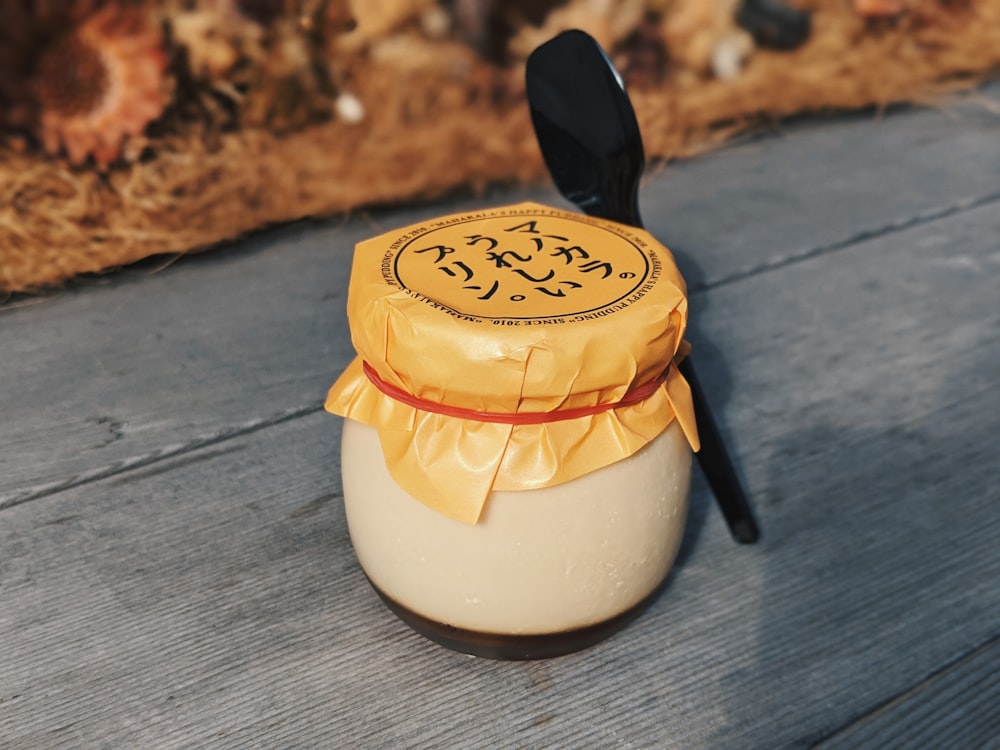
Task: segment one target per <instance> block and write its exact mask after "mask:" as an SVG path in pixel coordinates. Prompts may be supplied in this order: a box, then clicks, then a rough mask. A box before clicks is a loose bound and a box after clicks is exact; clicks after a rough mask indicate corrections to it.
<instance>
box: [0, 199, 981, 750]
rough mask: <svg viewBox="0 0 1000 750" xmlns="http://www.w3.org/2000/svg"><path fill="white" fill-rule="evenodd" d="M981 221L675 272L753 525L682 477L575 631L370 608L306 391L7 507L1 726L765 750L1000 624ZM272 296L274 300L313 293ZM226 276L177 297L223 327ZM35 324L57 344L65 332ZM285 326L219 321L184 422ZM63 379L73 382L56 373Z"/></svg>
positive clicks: (221, 737)
mask: <svg viewBox="0 0 1000 750" xmlns="http://www.w3.org/2000/svg"><path fill="white" fill-rule="evenodd" d="M997 236H1000V205H997V204H988V205H984V206H981V207H979V208H975V209H969V210H963V211H958V212H955V213H952V214H951V215H949V216H947V217H945V218H941V219H938V220H933V221H929V222H927V223H925V224H921V225H919V226H914V227H911V228H910V229H907V230H904V231H899V232H893V233H889V234H886V235H883V236H880V237H878V238H876V239H873V240H871V241H868V242H860V243H856V244H851V245H847V246H845V247H843V248H840V249H837V250H831V251H829V252H826V253H822V254H819V255H815V256H812V257H809V258H805V259H802V260H801V261H800V262H796V263H792V264H787V265H782V266H780V267H776V268H773V269H769V270H767V271H766V272H763V273H759V274H754V275H752V276H748V277H746V278H742V279H739V280H735V281H733V282H732V283H729V284H724V285H721V286H719V287H717V288H712V289H709V290H708V291H707V292H706V293H704V294H702V295H699V296H698V297H697V303H698V305H697V307H698V310H697V315H696V319H697V327H696V331H695V333H696V334H697V336H698V338H699V339H700V340H701V341H696V345H699V344H700V345H699V349H698V355H699V357H701V362H702V363H703V364H704V365H705V366H704V367H702V372H703V373H704V379H705V380H706V382H707V383H708V384H709V386H710V393H711V394H712V396H713V403H714V404H715V405H716V407H717V409H718V412H719V416H720V417H721V420H722V423H723V427H724V429H725V431H726V432H727V434H728V435H729V437H730V439H731V440H732V441H733V443H732V444H733V448H734V453H735V454H736V456H737V460H738V462H739V464H740V467H741V470H742V471H743V472H744V474H745V477H746V479H747V484H748V486H749V487H750V489H751V492H752V495H753V497H754V498H755V500H756V502H757V507H758V510H759V513H760V516H761V521H762V526H763V528H764V540H763V542H762V543H761V544H760V545H759V546H756V547H740V546H737V545H734V544H733V543H732V542H731V540H730V539H729V536H728V533H727V532H726V530H725V526H724V524H723V522H722V520H721V518H720V517H719V514H718V512H717V511H716V510H715V508H714V507H712V506H711V505H710V501H709V498H708V497H707V496H706V493H705V490H704V487H703V486H702V485H700V484H696V487H695V492H694V497H693V509H692V517H691V519H690V522H689V526H688V529H687V534H686V537H685V544H684V547H683V549H682V553H681V558H680V560H679V563H678V566H677V568H676V569H675V572H674V574H673V575H672V577H671V579H670V582H669V585H668V586H667V588H666V590H665V591H664V592H663V594H662V595H661V596H660V597H659V598H658V599H657V601H656V602H655V603H654V605H653V606H652V607H651V609H650V610H649V611H647V612H646V613H645V614H644V615H643V617H642V618H640V619H639V620H638V621H637V622H636V623H635V624H633V625H632V626H630V627H629V628H628V629H627V630H625V631H624V632H623V633H621V634H619V635H618V636H617V637H615V638H613V639H612V640H610V641H607V642H605V643H603V644H601V645H599V646H598V647H596V648H594V649H592V650H590V651H587V652H584V653H580V654H576V655H572V656H569V657H565V658H561V659H557V660H552V661H547V662H538V663H496V662H488V661H481V660H476V659H472V658H469V657H464V656H460V655H457V654H454V653H451V652H449V651H447V650H444V649H441V648H439V647H437V646H434V645H433V644H430V643H428V642H425V641H423V640H422V639H421V638H420V637H418V636H416V635H414V634H413V633H411V632H410V631H408V630H407V629H406V628H405V626H403V625H402V624H401V623H399V622H398V621H396V620H395V619H393V618H392V617H391V616H390V615H389V614H388V613H387V612H386V611H385V610H384V609H383V608H382V606H381V604H380V603H379V602H378V599H377V597H376V596H375V595H374V594H373V593H372V592H371V591H370V590H369V589H368V587H367V585H366V583H365V581H364V578H363V576H362V574H361V572H360V570H359V569H358V567H357V565H356V563H355V561H354V558H353V555H352V553H351V550H350V546H349V539H348V536H347V532H346V526H345V522H344V518H343V510H342V507H341V503H340V487H339V479H338V468H337V461H338V459H337V456H338V450H337V439H338V435H339V428H338V422H337V420H336V419H335V418H333V417H330V416H329V415H326V414H323V413H314V412H313V411H306V412H304V413H302V414H298V415H294V414H293V415H291V416H286V417H285V418H283V419H278V420H275V422H274V423H273V424H263V425H258V426H257V427H256V428H254V429H247V430H245V431H244V432H242V433H236V434H233V435H231V436H225V435H223V436H221V437H217V438H216V439H214V440H213V441H211V442H210V443H209V444H206V445H204V446H201V447H196V448H194V449H191V450H187V451H185V452H183V453H179V454H177V455H174V456H173V457H172V458H169V459H166V458H165V459H161V460H158V461H156V462H153V463H149V464H148V465H145V466H142V467H137V468H133V469H128V468H127V467H126V468H123V469H122V470H120V471H119V472H118V473H116V474H115V475H113V476H109V477H106V478H105V479H102V480H99V481H89V482H86V483H84V484H81V485H80V486H77V487H75V488H71V489H67V490H64V491H60V492H52V493H49V494H47V495H46V496H44V497H39V498H37V499H34V500H32V501H30V502H25V503H21V504H19V505H15V506H11V507H7V508H6V509H4V510H2V511H0V601H2V602H3V609H2V611H0V645H2V649H0V745H2V746H4V747H10V748H18V749H20V748H32V749H33V748H62V747H66V748H70V747H74V748H75V747H107V748H135V747H156V748H187V747H213V748H237V747H247V746H263V747H276V748H286V747H351V748H355V747H356V748H413V747H487V748H492V747H495V748H511V747H514V748H537V747H553V748H559V747H593V748H645V747H649V748H669V747H679V748H681V747H682V748H743V747H769V748H771V747H774V748H785V747H807V746H810V745H812V744H814V743H816V742H817V741H820V740H822V739H823V738H825V737H828V736H829V735H831V734H832V733H834V732H836V731H838V730H839V729H841V728H842V727H844V726H845V724H847V723H848V722H850V721H852V720H855V719H856V718H857V717H860V716H863V715H864V714H866V713H867V712H871V711H874V710H877V709H879V708H881V707H884V706H885V705H886V704H887V702H888V701H891V700H892V699H893V698H895V697H896V696H898V695H900V694H902V693H905V692H907V691H910V690H912V689H913V686H914V685H918V684H920V683H921V682H922V681H924V680H927V679H933V678H934V676H935V675H937V674H938V673H939V671H940V669H941V667H942V665H946V664H951V663H954V662H955V661H956V660H958V659H960V658H962V657H963V656H965V655H966V654H968V653H970V652H971V651H973V650H974V649H976V648H977V647H979V646H980V645H981V644H983V643H985V642H988V641H990V640H991V639H995V638H996V637H997V635H998V634H1000V588H998V587H997V586H996V581H997V580H998V578H1000V550H998V545H997V544H996V540H997V538H998V535H1000V518H998V517H997V514H996V511H995V509H996V504H997V501H998V499H1000V494H998V491H997V488H996V484H995V480H996V466H998V465H1000V443H997V441H996V440H995V439H994V438H995V435H996V433H997V430H998V428H1000V416H998V413H997V411H996V409H995V404H996V396H995V384H996V382H997V380H998V378H997V375H998V374H1000V346H998V345H997V344H998V339H1000V309H998V307H997V305H996V303H995V296H996V295H995V290H996V288H997V282H998V281H1000V254H998V252H997V249H996V247H997V245H996V237H997ZM273 255H280V253H277V254H275V253H259V254H256V255H252V256H243V255H236V256H230V257H228V258H226V257H222V256H219V257H218V258H216V259H213V260H211V261H209V262H207V263H206V264H205V266H204V267H201V268H200V271H204V273H206V274H211V273H212V272H213V271H215V265H216V264H218V266H219V267H226V266H228V264H230V263H232V264H234V265H235V266H237V267H242V268H244V270H243V271H241V272H240V273H237V274H233V276H232V278H233V281H232V283H233V285H234V287H235V289H236V290H238V291H242V290H243V289H244V286H243V284H244V283H246V284H250V285H251V288H256V289H258V290H259V289H260V288H261V286H266V285H267V284H268V283H273V282H270V281H269V278H270V274H272V273H274V267H273V266H272V265H271V264H272V256H273ZM246 257H250V261H246ZM251 261H252V262H251ZM244 263H246V265H244ZM258 264H259V265H258ZM219 276H220V278H219V279H218V281H219V283H221V282H222V281H223V278H222V277H225V276H226V274H223V273H220V274H219ZM188 278H189V279H190V280H191V281H192V282H194V281H195V279H194V276H193V275H192V276H190V277H188ZM154 281H155V279H154ZM145 285H146V284H145V282H129V283H128V284H125V285H123V286H122V287H118V286H117V285H116V288H115V289H111V290H103V289H98V290H92V291H91V292H82V293H81V295H80V296H81V297H89V298H91V301H90V302H88V305H90V306H91V307H90V311H89V314H90V315H91V316H92V317H95V318H98V319H102V316H103V315H107V314H108V313H107V311H108V310H115V312H116V314H117V315H118V316H120V317H121V318H122V319H128V318H129V317H132V316H135V315H138V314H139V313H138V310H139V309H140V308H141V307H142V304H141V303H142V302H144V300H143V299H142V296H141V295H140V296H137V297H135V298H128V299H127V301H128V303H129V304H128V305H125V304H124V302H125V300H126V298H125V297H122V296H120V294H119V292H120V291H121V289H125V290H126V291H127V290H128V289H130V288H132V287H133V286H145ZM216 288H217V289H221V287H219V286H217V287H216ZM285 294H286V296H285V297H284V298H282V299H270V300H268V301H267V302H266V303H265V304H266V305H268V306H270V307H271V308H272V309H273V310H274V311H277V310H278V309H284V308H285V307H286V306H287V307H290V308H294V307H296V306H302V307H309V308H311V307H312V303H313V302H314V300H312V299H310V298H308V297H299V296H296V294H293V293H292V291H291V289H290V290H289V291H288V292H286V293H285ZM230 295H231V296H230V297H229V298H230V299H232V297H233V296H236V295H237V292H236V291H233V292H230ZM226 296H227V295H225V294H221V293H219V294H216V295H215V296H212V297H202V298H200V302H201V304H202V305H203V306H204V307H202V308H201V310H202V312H204V311H206V310H208V309H211V310H213V311H219V315H220V317H221V318H222V319H223V320H226V318H227V310H228V309H229V308H230V307H231V306H229V305H227V304H226V302H225V298H226ZM195 301H196V299H195V298H189V299H188V300H187V301H186V302H185V305H187V306H192V305H194V303H195ZM198 312H199V310H198V309H197V308H195V309H192V310H190V311H186V314H188V315H190V316H191V319H192V320H194V319H195V318H198ZM275 314H277V313H276V312H275ZM300 314H301V315H302V318H301V320H302V325H303V327H305V328H307V329H309V325H308V324H307V322H306V321H307V320H308V314H307V312H305V311H302V312H301V313H300ZM330 315H332V313H330ZM201 319H203V320H210V319H212V318H211V316H208V315H202V316H201ZM261 320H262V321H263V316H262V318H261ZM223 329H224V330H227V333H230V334H231V332H232V331H235V330H238V329H239V326H238V325H237V324H236V323H235V322H230V323H227V324H226V326H224V327H223ZM47 330H48V331H49V332H50V334H49V335H51V336H52V337H54V338H56V339H58V333H59V330H60V329H59V327H58V325H56V324H54V323H49V324H47ZM287 330H289V329H286V328H270V327H268V326H267V325H265V324H264V323H263V322H262V323H261V327H260V328H259V329H258V330H256V331H254V332H247V333H246V334H245V336H246V338H245V339H241V340H238V341H237V343H236V344H226V343H223V342H225V341H226V339H225V337H220V338H219V339H218V341H219V343H218V351H215V352H213V353H212V355H211V356H207V355H206V357H205V358H204V359H201V360H198V361H199V363H200V366H199V367H198V368H196V373H197V375H196V377H195V376H194V375H192V380H190V381H189V382H185V383H181V384H176V387H175V389H173V390H171V391H170V392H171V393H176V394H177V396H178V398H176V399H174V400H173V402H172V403H173V405H174V408H175V409H176V410H177V412H178V414H179V415H180V416H179V417H178V419H179V420H181V421H184V420H191V421H196V420H198V419H201V418H202V416H201V415H202V413H203V412H204V411H205V410H206V404H214V403H218V402H219V401H221V403H227V401H226V398H229V399H232V406H231V407H230V408H232V409H233V410H234V411H236V407H237V406H238V405H240V404H247V403H252V404H262V403H266V402H267V399H266V398H265V396H267V395H268V394H270V393H273V392H274V391H273V390H271V389H272V388H274V383H275V381H276V380H277V379H279V378H280V377H287V373H288V372H289V368H288V365H287V364H284V363H281V364H279V363H277V362H276V361H274V360H272V359H269V358H267V357H265V358H264V360H263V363H262V364H259V365H258V366H259V367H260V369H259V370H255V371H254V372H255V373H256V374H255V375H251V374H244V375H242V376H240V377H241V378H242V379H235V376H232V377H234V381H233V382H231V383H229V384H228V385H230V386H231V387H234V386H239V388H238V392H237V393H234V394H231V395H228V396H226V397H225V398H223V399H221V400H219V401H213V400H212V398H209V397H204V396H203V394H204V393H206V392H207V393H208V394H209V395H211V394H212V393H213V389H215V388H217V387H218V386H217V385H216V383H215V380H216V379H217V378H220V379H224V378H225V377H226V373H230V372H235V371H236V369H237V367H238V365H239V364H240V363H241V359H240V358H241V357H248V356H249V355H250V354H251V353H252V352H255V351H256V352H261V351H268V350H269V347H273V348H274V349H276V350H277V352H282V351H284V352H285V353H286V354H287V356H293V354H292V353H291V352H290V349H291V348H292V344H291V343H287V342H284V341H277V340H276V339H277V338H280V337H282V336H286V335H287ZM310 330H312V329H310ZM185 331H186V333H185ZM92 335H93V334H92ZM175 335H176V336H177V339H176V341H175V343H174V346H175V347H177V348H178V349H179V351H181V352H184V351H186V350H187V349H186V347H196V346H201V344H200V343H199V344H195V343H193V342H201V341H202V338H201V336H202V333H201V332H199V331H198V330H197V329H193V328H190V329H182V330H180V331H178V332H176V333H175ZM327 335H329V330H328V329H327V328H326V327H325V326H319V327H317V328H316V329H315V330H312V332H311V333H310V334H307V335H306V334H304V336H306V337H307V338H308V337H309V336H312V337H313V339H314V340H315V341H319V340H320V339H322V338H323V337H325V336H327ZM340 335H341V336H343V333H342V332H341V334H340ZM254 336H256V337H258V338H259V339H260V342H259V343H257V344H255V345H252V344H251V343H249V342H252V341H253V337H254ZM106 340H107V339H104V338H102V337H100V336H98V337H97V338H95V339H91V345H92V346H95V347H98V346H99V345H101V344H102V342H105V341H106ZM240 341H243V342H246V343H242V344H240V343H239V342H240ZM708 341H710V342H712V344H713V347H709V346H707V344H705V342H708ZM79 346H80V347H81V348H85V345H84V343H81V344H79ZM254 347H257V348H254ZM285 347H287V348H285ZM199 351H205V350H203V349H199ZM170 352H171V349H170V348H169V346H168V347H167V348H166V349H165V350H164V353H165V355H167V354H169V353H170ZM37 356H41V355H37ZM146 356H148V357H149V358H150V359H149V360H148V362H147V365H148V364H150V363H152V362H153V359H152V357H153V354H152V353H150V354H148V355H146ZM268 356H273V357H275V358H278V357H279V356H280V355H279V354H278V353H274V354H271V355H268ZM326 356H327V357H329V359H330V360H331V361H335V360H336V358H337V356H342V355H339V354H334V353H333V352H331V351H329V350H328V351H327V352H326ZM30 365H31V362H30V358H28V357H26V358H24V359H23V360H22V363H21V365H20V366H21V367H24V368H25V371H30V370H31V369H32V368H31V366H30ZM164 366H167V365H164ZM188 366H189V367H190V364H189V365H188ZM320 369H321V368H319V367H317V368H316V371H315V372H312V373H310V374H309V375H308V376H306V377H310V378H315V379H316V380H319V379H320V377H321V376H323V377H325V374H324V373H321V372H319V370H320ZM49 377H51V378H53V379H54V382H56V381H57V380H58V379H57V375H56V374H50V375H49ZM61 377H62V382H63V383H64V386H63V387H64V388H66V389H67V390H69V389H70V388H71V385H72V380H73V379H74V377H75V375H74V373H72V372H65V371H64V372H63V373H62V375H61ZM298 385H299V387H301V384H298ZM324 387H325V381H324ZM219 390H220V392H221V391H222V390H224V389H222V388H221V387H220V388H219ZM279 390H280V389H279ZM291 390H293V389H291V388H290V389H289V391H291ZM163 397H164V396H163V394H162V393H160V392H154V393H150V394H147V398H148V399H149V400H150V401H151V402H152V403H153V404H155V403H156V402H157V400H158V399H160V398H163ZM90 398H93V395H92V394H86V395H85V397H84V398H82V400H81V403H83V404H88V405H89V401H88V399H90ZM203 398H204V399H205V400H204V401H203ZM300 398H303V397H301V396H300ZM301 403H304V404H306V405H307V406H308V405H309V402H308V401H307V400H303V401H302V402H301ZM150 408H153V407H150ZM212 408H218V407H216V406H213V407H212ZM247 409H248V411H252V409H250V408H249V407H247ZM14 424H19V423H16V422H15V423H14ZM29 424H30V423H29ZM19 429H20V428H19ZM14 434H15V435H17V434H18V433H17V432H16V431H15V433H14ZM977 706H978V707H979V709H981V710H982V711H991V710H992V704H990V705H986V706H981V705H980V704H970V705H969V710H970V711H976V710H979V709H977ZM988 718H989V714H985V713H981V714H979V715H978V718H976V719H975V721H977V722H980V721H985V720H988ZM970 721H973V719H971V718H970ZM927 736H932V735H930V734H928V735H927Z"/></svg>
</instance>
